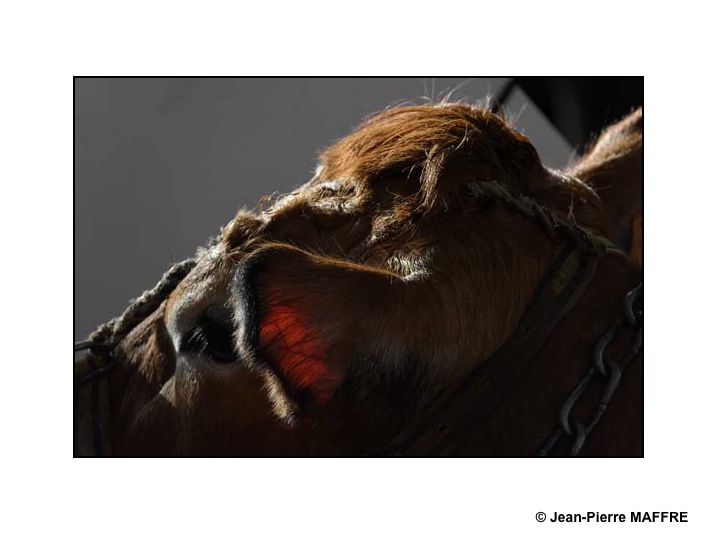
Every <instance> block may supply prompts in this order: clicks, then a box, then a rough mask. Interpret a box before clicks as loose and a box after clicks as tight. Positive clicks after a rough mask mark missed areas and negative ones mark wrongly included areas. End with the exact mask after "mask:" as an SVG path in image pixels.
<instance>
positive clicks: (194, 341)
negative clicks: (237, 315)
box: [179, 306, 237, 364]
mask: <svg viewBox="0 0 720 540" xmlns="http://www.w3.org/2000/svg"><path fill="white" fill-rule="evenodd" d="M179 349H180V352H195V353H204V354H206V355H207V356H209V357H210V359H211V360H213V361H214V362H217V363H220V364H227V363H230V362H234V361H235V360H236V359H237V354H236V352H235V343H234V340H233V325H232V317H231V316H230V313H229V312H228V311H227V310H225V309H223V308H219V307H217V306H211V307H209V308H208V309H206V310H205V311H204V312H203V314H202V315H201V316H200V318H199V319H198V320H197V322H196V323H195V325H194V326H193V328H191V329H190V330H189V331H188V332H186V333H185V334H184V335H183V336H182V338H181V341H180V347H179Z"/></svg>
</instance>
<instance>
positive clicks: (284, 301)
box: [112, 104, 604, 455]
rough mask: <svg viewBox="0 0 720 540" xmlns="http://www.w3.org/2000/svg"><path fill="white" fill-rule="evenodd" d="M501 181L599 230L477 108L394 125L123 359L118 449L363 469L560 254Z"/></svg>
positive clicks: (206, 273)
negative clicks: (502, 195) (492, 198)
mask: <svg viewBox="0 0 720 540" xmlns="http://www.w3.org/2000/svg"><path fill="white" fill-rule="evenodd" d="M483 181H494V182H498V183H500V184H502V185H503V186H505V187H506V188H507V189H508V190H510V191H513V192H516V193H523V194H527V195H531V196H532V197H534V198H536V199H537V200H539V201H541V202H542V203H543V204H545V205H547V206H549V207H551V208H553V209H555V210H556V211H557V212H559V213H561V214H562V215H563V216H567V215H568V213H570V214H571V217H572V218H573V219H575V220H577V221H578V222H580V223H582V224H584V225H585V226H587V227H591V228H596V229H602V227H603V225H602V222H603V219H604V216H602V215H601V213H600V203H599V201H598V200H597V198H596V196H595V194H594V193H593V191H592V190H591V189H589V188H588V187H587V186H586V185H585V184H583V183H581V182H578V181H576V180H574V179H572V178H570V177H566V176H564V175H562V174H560V173H557V172H555V171H550V170H548V169H546V168H544V167H543V166H542V164H541V163H540V160H539V159H538V155H537V153H536V151H535V149H534V148H533V146H532V145H531V144H530V142H529V141H528V140H527V139H526V138H524V137H523V136H522V135H520V134H518V133H517V132H515V131H513V130H512V129H511V128H510V127H508V126H507V125H506V124H505V123H504V122H503V120H502V119H500V118H499V117H497V116H495V115H493V114H490V113H489V112H487V111H485V110H482V109H479V108H474V107H471V106H467V105H457V104H456V105H432V106H431V105H428V106H412V107H401V108H396V109H392V110H388V111H386V112H384V113H381V114H379V115H377V116H375V117H373V118H371V119H369V120H368V121H366V122H365V123H364V124H363V125H361V126H360V127H359V128H358V129H357V130H356V131H355V132H354V133H352V134H351V135H350V136H348V137H347V138H345V139H343V140H341V141H340V142H338V143H337V144H335V145H334V146H332V147H331V148H329V149H328V150H327V151H325V152H324V153H323V154H322V156H321V158H320V164H319V166H318V169H317V172H316V174H315V176H314V177H313V178H312V179H311V180H310V181H309V182H308V183H306V184H305V185H304V186H302V187H300V188H299V189H297V190H296V191H294V192H293V193H290V194H288V195H285V196H281V197H276V198H274V199H273V200H272V201H270V204H269V205H268V207H267V208H266V209H262V210H260V211H259V212H257V213H250V212H247V211H242V212H240V213H239V214H238V215H237V216H236V217H235V219H233V220H232V221H231V222H230V223H229V224H228V225H226V226H225V227H224V228H223V229H222V232H221V234H220V235H219V237H218V238H217V239H216V241H215V242H214V243H213V244H212V245H211V246H210V247H208V248H207V249H203V250H201V251H200V253H199V258H198V264H197V266H196V267H195V268H194V270H193V271H192V272H191V273H190V274H189V275H188V276H187V277H186V278H185V279H184V280H183V281H182V282H181V283H180V285H179V286H178V287H177V289H176V290H175V291H174V292H173V294H172V295H171V296H170V297H169V298H168V300H167V301H166V302H165V303H164V304H163V305H162V306H161V307H160V308H159V309H158V310H157V311H156V312H155V313H154V314H153V315H152V316H151V317H149V318H148V319H146V320H145V321H144V322H143V323H142V324H141V325H140V326H139V327H137V328H136V329H135V330H134V331H133V332H132V333H131V334H130V335H128V336H127V338H126V339H125V340H124V341H123V342H122V343H121V344H120V347H119V349H118V355H119V356H120V357H121V358H122V362H121V365H120V368H119V369H117V370H116V371H115V373H114V374H113V379H112V393H113V396H115V399H114V401H113V417H114V427H113V429H114V431H113V438H114V446H115V450H116V451H117V452H118V453H131V454H151V453H160V454H233V455H236V454H237V455H243V454H245V455H247V454H250V455H277V454H289V455H305V454H313V455H324V454H344V455H347V454H361V453H364V452H367V451H369V450H371V449H372V448H374V447H375V446H377V445H381V444H383V443H384V442H387V441H388V439H389V438H390V437H391V436H392V435H393V434H394V433H396V432H397V431H398V430H399V429H400V428H401V427H402V426H403V425H404V424H405V423H406V422H407V421H408V419H409V418H411V417H412V416H413V415H415V414H416V412H417V411H418V410H419V408H421V407H422V406H423V405H424V404H425V403H426V402H427V400H428V399H430V398H431V397H432V396H433V395H435V394H436V393H437V392H438V391H439V390H441V389H442V388H444V387H445V386H446V385H447V384H449V383H450V382H451V381H453V380H456V379H458V378H460V377H463V376H464V375H465V374H467V372H468V371H469V370H471V369H472V368H473V367H474V366H475V365H477V364H478V363H479V362H482V361H483V359H485V358H487V357H488V356H489V355H490V354H491V353H492V352H494V351H495V350H496V349H497V348H498V347H499V345H501V344H502V343H503V341H504V340H505V339H507V337H508V336H509V335H510V334H511V333H512V332H513V329H514V327H515V325H516V323H517V321H518V318H519V317H520V315H521V312H522V310H523V308H524V307H525V306H526V304H527V302H528V298H529V297H530V295H531V294H532V292H533V289H534V287H535V286H536V284H537V282H538V280H539V279H540V277H541V275H542V274H543V272H544V270H545V268H546V267H547V265H548V264H549V261H550V260H551V258H552V255H553V251H554V243H553V241H552V240H550V239H549V238H548V237H547V235H546V234H545V232H544V231H543V230H542V229H541V228H539V227H537V226H536V225H534V224H532V223H529V222H528V221H526V220H524V219H523V218H522V217H520V216H518V215H516V214H514V213H513V212H511V211H509V210H508V209H506V208H504V207H503V206H502V205H497V204H492V203H491V202H485V203H481V202H479V201H477V200H475V199H473V198H472V197H471V196H470V195H469V191H468V185H469V184H471V183H473V182H483Z"/></svg>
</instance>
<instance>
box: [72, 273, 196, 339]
mask: <svg viewBox="0 0 720 540" xmlns="http://www.w3.org/2000/svg"><path fill="white" fill-rule="evenodd" d="M195 264H196V261H195V259H186V260H184V261H182V262H179V263H177V264H174V265H173V266H171V267H170V268H169V269H168V270H167V271H166V272H165V273H164V274H163V276H162V277H161V278H160V281H158V282H157V284H156V285H155V286H154V287H153V288H152V289H150V290H147V291H145V292H143V293H142V294H141V295H140V296H139V297H138V298H135V299H134V300H131V301H130V305H129V306H128V307H127V308H126V309H125V311H123V312H122V314H121V315H120V316H118V317H114V318H113V319H110V320H109V321H108V322H106V323H103V324H101V325H100V326H99V327H98V328H97V329H96V330H95V331H94V332H93V333H92V334H90V336H89V337H88V340H87V341H83V342H81V343H76V344H75V349H76V350H80V349H87V348H97V349H105V350H109V349H112V348H113V347H115V345H117V344H118V342H119V341H120V340H121V339H122V338H123V337H125V336H126V335H127V334H128V333H129V332H130V331H131V330H132V329H133V328H135V327H136V326H137V325H138V324H139V323H140V322H141V321H142V320H143V319H145V318H146V317H147V316H148V315H150V314H151V313H152V312H153V311H155V310H156V309H157V308H158V306H159V305H160V304H162V302H163V301H164V300H165V299H166V298H167V297H168V296H169V295H170V293H171V292H172V291H173V290H175V287H177V285H178V283H180V282H181V281H182V280H183V279H184V278H185V276H187V275H188V273H189V272H190V270H192V269H193V268H194V267H195Z"/></svg>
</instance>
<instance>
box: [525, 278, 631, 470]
mask: <svg viewBox="0 0 720 540" xmlns="http://www.w3.org/2000/svg"><path fill="white" fill-rule="evenodd" d="M642 291H643V284H642V283H641V284H640V285H638V286H637V287H635V288H634V289H633V290H631V291H630V292H629V293H628V294H627V295H626V296H625V300H624V302H623V315H622V317H620V318H619V319H618V320H617V321H615V322H614V323H613V324H612V325H611V326H610V328H608V329H607V331H606V332H605V333H604V334H603V335H602V336H601V337H600V339H599V340H598V341H597V344H596V346H595V351H594V354H593V363H592V365H591V366H590V368H589V369H588V370H587V372H586V373H585V376H584V377H583V378H582V379H580V381H579V382H578V383H577V385H576V386H575V388H574V390H573V391H572V392H571V394H570V396H568V398H567V399H566V400H565V403H563V406H562V407H561V408H560V415H559V419H558V420H559V426H558V427H557V428H556V429H555V431H553V433H552V434H551V435H550V437H549V438H548V440H547V441H546V442H545V444H544V445H543V447H542V448H541V449H540V452H539V455H540V456H547V455H549V454H550V452H551V451H552V450H553V448H554V447H555V445H556V444H557V443H558V441H559V440H560V439H561V438H563V437H569V438H571V439H572V440H573V443H572V447H571V449H570V455H571V456H577V455H578V454H579V453H580V452H581V451H582V449H583V446H585V443H586V441H587V438H588V436H589V435H590V433H591V432H592V431H593V429H595V426H597V424H598V422H599V421H600V419H601V418H602V416H603V415H604V414H605V411H606V410H607V408H608V405H609V404H610V401H611V400H612V398H613V396H614V395H615V391H616V390H617V388H618V385H619V384H620V379H621V378H622V375H623V372H624V371H625V369H626V368H627V367H628V365H629V364H630V362H631V361H632V360H633V358H635V357H636V356H637V355H638V353H639V352H640V351H641V350H642V346H643V326H642V319H643V313H642V309H637V303H638V300H639V299H640V298H641V296H642ZM623 327H627V328H630V329H631V330H634V331H635V337H634V338H633V341H632V344H631V345H630V347H629V348H628V349H627V350H626V351H625V353H624V354H623V356H622V357H621V359H620V361H619V362H615V361H612V360H606V359H605V349H607V346H608V345H609V344H610V343H611V342H612V341H613V340H614V339H615V337H616V336H617V335H618V333H619V332H620V330H621V329H622V328H623ZM596 380H600V381H604V382H605V390H604V392H603V394H602V396H601V398H600V401H599V402H598V404H597V406H596V408H595V411H594V413H593V414H592V416H590V418H589V419H587V420H586V421H585V422H583V421H581V420H579V419H577V418H574V417H573V416H572V414H571V413H572V411H573V408H574V407H575V404H576V403H577V401H578V400H579V399H580V398H581V397H582V396H583V394H584V393H585V391H586V390H587V388H588V387H589V386H590V385H591V384H592V383H593V382H594V381H596Z"/></svg>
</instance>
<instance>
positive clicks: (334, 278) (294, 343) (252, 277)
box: [235, 244, 404, 404]
mask: <svg viewBox="0 0 720 540" xmlns="http://www.w3.org/2000/svg"><path fill="white" fill-rule="evenodd" d="M403 289H404V282H403V281H402V279H400V278H399V277H398V276H396V275H394V274H391V273H389V272H385V271H382V270H378V269H375V268H371V267H367V266H362V265H356V264H352V263H347V262H344V261H338V260H334V259H328V258H326V257H321V256H318V255H314V254H311V253H308V252H306V251H303V250H300V249H297V248H294V247H291V246H288V245H284V244H274V245H267V246H265V247H263V248H261V249H259V250H258V251H256V252H255V253H254V254H252V255H251V256H250V257H249V258H248V259H247V261H246V262H245V263H244V264H243V265H242V266H241V269H240V270H239V273H238V276H237V278H236V285H235V293H236V295H237V296H236V298H238V299H239V301H240V302H242V303H243V304H244V305H243V306H242V307H241V308H240V309H238V310H237V311H238V312H239V313H240V315H239V320H238V321H237V322H238V328H239V330H238V332H239V335H238V338H239V339H240V346H241V347H242V348H243V349H244V350H251V351H256V353H257V354H258V355H259V356H260V359H261V360H262V361H264V362H267V363H269V364H270V365H272V366H273V368H274V369H275V370H276V372H278V374H279V375H280V376H281V378H282V379H283V381H284V383H285V385H286V386H287V387H288V389H289V390H290V391H291V392H292V393H294V394H295V395H296V396H300V397H306V396H310V397H311V398H313V400H314V401H315V402H316V403H321V404H322V403H326V402H328V401H329V400H330V399H331V398H332V397H333V395H334V394H335V392H336V390H337V389H338V387H339V386H340V385H341V384H342V382H343V380H344V379H345V375H346V372H347V369H348V366H349V363H350V360H351V357H352V355H353V352H355V351H357V348H358V344H360V343H363V342H367V338H368V336H367V335H366V334H367V333H369V331H370V330H369V328H371V327H372V325H373V324H374V325H375V326H376V327H377V328H378V331H377V333H382V332H385V331H392V330H391V328H390V327H389V326H391V325H392V323H388V324H387V325H385V324H383V323H382V321H380V320H379V319H382V315H378V313H384V312H385V313H387V312H388V311H392V310H393V309H394V308H393V306H396V305H397V304H398V302H401V299H400V296H401V295H402V294H403ZM370 321H372V324H371V323H370ZM373 337H377V335H374V336H373Z"/></svg>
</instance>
